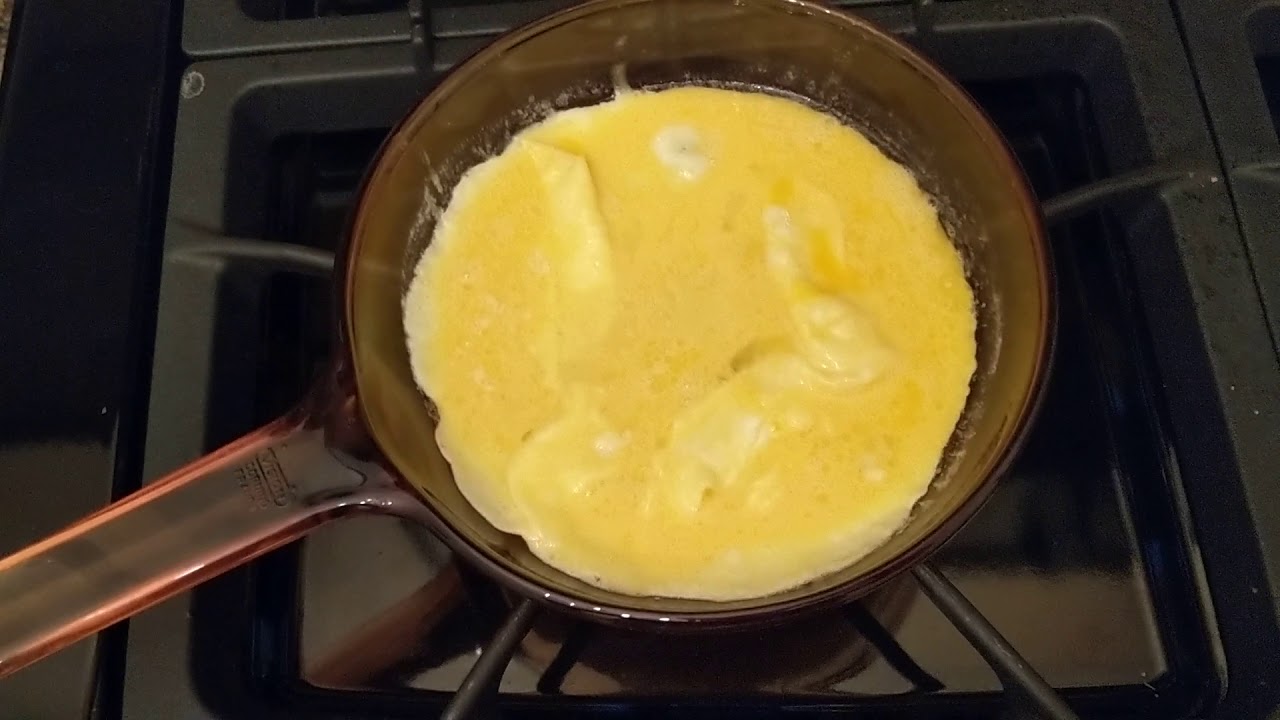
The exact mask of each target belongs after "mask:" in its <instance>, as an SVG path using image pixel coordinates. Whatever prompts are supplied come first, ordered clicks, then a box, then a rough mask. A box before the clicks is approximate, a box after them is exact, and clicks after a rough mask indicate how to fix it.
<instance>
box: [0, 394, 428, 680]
mask: <svg viewBox="0 0 1280 720" xmlns="http://www.w3.org/2000/svg"><path fill="white" fill-rule="evenodd" d="M309 425H310V423H308V422H307V419H306V418H303V417H286V418H282V419H281V420H279V421H276V422H275V423H272V424H270V425H267V426H266V427H263V428H262V429H260V430H258V431H256V432H253V433H251V434H249V435H247V436H245V437H243V438H241V439H240V440H237V441H236V442H233V443H231V444H230V445H228V446H226V447H224V448H222V449H220V450H218V451H216V452H214V453H212V454H210V455H208V456H206V457H203V458H201V459H199V460H197V461H195V462H193V463H191V464H190V465H187V466H186V467H184V468H181V469H179V470H177V471H176V472H174V473H172V474H170V475H168V476H166V477H164V478H162V479H160V480H158V481H156V482H155V483H152V484H151V485H148V486H147V487H145V488H143V489H142V490H140V491H138V492H136V493H134V494H132V495H130V496H128V497H126V498H123V499H121V500H120V501H118V502H116V503H113V504H111V505H109V506H107V507H106V508H104V509H102V510H101V511H99V512H97V513H95V514H94V515H90V516H89V517H87V518H85V519H83V520H81V521H79V522H77V523H76V524H74V525H72V526H70V527H68V528H67V529H65V530H63V531H62V532H60V533H58V534H56V535H53V536H51V537H49V538H48V539H46V540H44V541H42V542H39V543H37V544H35V545H32V546H30V547H28V548H26V549H24V550H21V551H19V552H17V553H16V554H14V555H11V556H9V557H7V558H4V559H0V677H3V676H5V675H7V674H9V673H12V672H14V671H15V670H17V669H19V668H21V667H23V666H25V665H28V664H30V663H32V662H35V661H36V660H39V659H40V658H42V657H44V656H46V655H49V654H50V653H53V652H56V651H57V650H59V649H61V648H63V647H65V646H67V645H70V644H71V643H73V642H75V641H76V640H79V639H81V638H83V637H85V636H87V635H90V634H92V633H94V632H97V631H99V630H101V629H103V628H105V627H107V626H109V625H111V624H113V623H115V622H118V621H120V620H123V619H125V618H127V617H129V616H131V615H133V614H135V613H137V612H139V611H141V610H143V609H145V608H148V607H150V606H152V605H154V604H156V603H158V602H160V601H162V600H164V599H166V598H168V597H170V596H172V595H174V594H176V593H178V592H181V591H183V590H186V589H188V588H190V587H192V586H193V585H196V584H197V583H199V582H201V581H203V580H206V579H208V578H210V577H213V576H214V575H217V574H219V573H221V572H224V571H226V570H228V569H230V568H231V567H234V566H236V565H239V564H241V563H244V562H247V561H248V560H250V559H251V558H254V557H257V556H259V555H261V554H263V553H265V552H267V551H268V550H271V549H273V548H276V547H279V546H280V545H283V544H285V543H286V542H288V541H290V540H293V539H295V538H297V537H299V536H300V535H302V534H303V533H305V532H306V531H307V530H309V529H311V528H313V527H314V526H316V525H318V524H320V523H321V522H324V521H325V520H328V519H330V518H332V517H335V516H337V515H340V514H343V513H346V512H350V511H352V510H356V509H359V508H371V509H376V510H382V511H387V512H395V511H396V509H399V508H403V507H406V506H419V505H420V503H418V502H417V501H416V500H414V499H413V498H412V497H411V496H409V494H408V493H407V492H404V491H402V490H399V489H398V488H396V487H395V486H394V485H393V483H392V482H391V480H390V478H389V476H388V475H386V474H385V473H384V472H383V471H382V470H381V469H380V468H378V466H376V465H374V464H367V463H362V462H359V461H356V460H354V459H352V458H350V457H348V456H346V455H345V454H343V453H342V452H341V451H338V450H334V449H332V448H330V447H328V446H327V445H326V443H325V438H324V435H325V431H324V429H323V428H321V427H311V426H309ZM406 500H407V501H409V502H405V501H406Z"/></svg>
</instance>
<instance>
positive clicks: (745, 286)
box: [404, 87, 976, 600]
mask: <svg viewBox="0 0 1280 720" xmlns="http://www.w3.org/2000/svg"><path fill="white" fill-rule="evenodd" d="M404 307H405V329H406V332H407V336H408V344H409V353H410V358H411V361H412V366H413V371H414V374H415V379H416V381H417V382H418V384H419V386H420V387H421V389H422V390H423V392H424V393H426V395H427V396H429V397H430V398H431V399H432V400H433V401H434V402H435V404H436V406H437V408H438V410H439V415H440V424H439V427H438V430H437V440H438V442H439V445H440V447H441V449H442V451H443V452H444V454H445V456H446V457H447V458H448V460H449V462H450V464H451V466H452V467H453V469H454V473H455V476H456V480H457V482H458V486H459V488H460V489H461V491H462V492H463V493H464V495H465V496H466V497H467V499H468V500H469V501H470V502H471V503H472V504H473V505H474V506H475V507H476V508H477V509H478V510H479V511H480V512H481V513H482V514H483V515H484V516H485V517H486V518H487V519H488V520H489V521H490V522H492V523H493V524H494V525H495V526H496V527H498V528H500V529H502V530H504V531H507V532H510V533H515V534H518V535H520V536H522V537H523V538H524V539H525V541H526V542H527V543H528V544H529V547H530V548H531V549H532V551H533V552H534V553H535V554H537V555H538V556H539V557H541V558H542V559H543V560H545V561H546V562H547V563H549V564H551V565H553V566H555V567H557V568H560V569H562V570H564V571H565V572H567V573H570V574H572V575H574V576H576V577H579V578H581V579H583V580H585V581H587V582H589V583H592V584H594V585H597V586H600V587H604V588H607V589H610V590H615V591H618V592H622V593H627V594H632V595H658V596H669V597H684V598H702V599H709V600H730V599H740V598H748V597H756V596H761V595H766V594H769V593H773V592H777V591H781V590H785V589H788V588H791V587H794V586H796V585H798V584H801V583H803V582H805V581H808V580H811V579H814V578H816V577H818V576H821V575H823V574H826V573H828V572H831V571H834V570H837V569H839V568H840V567H843V566H845V565H848V564H850V563H852V562H854V561H856V560H857V559H859V558H860V557H862V556H864V555H865V554H867V553H868V552H870V551H871V550H873V549H874V548H875V547H876V546H878V545H880V544H881V543H883V542H884V541H885V540H886V539H887V538H888V537H889V536H890V535H891V534H892V533H893V532H894V531H896V530H897V529H898V528H899V527H900V526H901V525H902V524H903V523H904V522H905V521H906V519H907V516H908V513H909V512H910V510H911V508H912V506H913V504H914V503H915V501H916V500H917V499H919V498H920V496H921V495H922V494H923V493H924V492H925V490H926V489H927V487H928V485H929V482H930V480H931V479H932V477H933V476H934V473H935V471H936V469H937V466H938V462H939V459H940V458H941V455H942V452H943V449H944V446H945V445H946V443H947V440H948V438H949V437H950V435H951V433H952V431H953V429H954V428H955V426H956V423H957V421H958V419H959V417H960V414H961V411H962V410H963V408H964V404H965V398H966V396H967V394H968V389H969V380H970V377H971V375H972V374H973V371H974V366H975V354H976V348H975V340H974V330H975V320H974V310H973V293H972V290H971V289H970V287H969V285H968V284H967V282H966V279H965V275H964V270H963V267H962V265H961V260H960V257H959V256H958V254H957V252H956V250H955V248H954V247H953V246H952V244H951V242H950V240H949V238H948V237H947V234H946V233H945V232H944V230H943V228H942V226H941V225H940V224H939V221H938V216H937V212H936V211H935V209H934V208H933V206H932V205H931V204H930V201H929V198H928V197H927V195H926V194H925V193H924V192H923V191H922V190H921V189H920V187H919V186H918V185H917V183H916V181H915V179H914V178H913V177H912V175H911V173H910V172H908V171H907V170H906V169H905V168H904V167H902V166H901V165H899V164H897V163H895V162H894V161H892V160H890V159H889V158H888V157H886V156H885V155H884V154H883V153H882V152H881V151H880V150H879V149H877V148H876V147H875V146H874V145H873V144H872V143H871V142H869V141H868V140H867V139H866V138H865V137H863V136H862V135H861V134H860V133H859V132H857V131H856V130H854V129H852V128H850V127H848V126H845V125H842V124H841V123H840V122H838V121H837V120H836V119H834V118H832V117H830V116H828V115H826V114H824V113H822V112H819V111H817V110H814V109H811V108H809V107H806V106H804V105H802V104H800V103H797V102H795V101H792V100H788V99H784V98H780V97H775V96H770V95H766V94H762V93H752V92H740V91H730V90H721V89H711V88H701V87H685V88H677V89H669V90H664V91H660V92H625V93H620V94H619V95H618V97H617V98H616V99H614V100H612V101H610V102H607V103H604V104H601V105H596V106H593V107H589V108H580V109H574V110H569V111H565V112H560V113H558V114H555V115H552V116H551V117H550V118H548V119H547V120H545V121H544V122H542V123H541V124H538V125H536V126H534V127H531V128H528V129H527V130H525V131H523V132H521V133H520V134H519V135H517V136H516V137H515V138H514V139H513V141H512V142H511V144H510V145H509V146H508V148H507V149H506V150H505V151H503V152H502V153H501V154H500V155H497V156H496V157H493V158H491V159H489V160H488V161H486V162H484V163H482V164H480V165H478V166H476V167H475V168H473V169H472V170H471V171H469V172H468V173H467V174H466V175H465V176H464V177H463V178H462V180H461V182H460V183H459V184H458V185H457V187H456V189H455V190H454V192H453V196H452V199H451V201H450V203H449V205H448V207H447V209H446V210H445V212H444V213H443V215H442V217H441V218H440V221H439V223H438V224H437V227H436V230H435V234H434V237H433V239H432V243H431V245H430V247H429V248H428V250H427V252H426V253H425V254H424V255H423V257H422V260H421V263H420V264H419V266H418V267H417V269H416V273H415V276H414V279H413V281H412V283H411V285H410V288H409V292H408V294H407V296H406V298H405V305H404Z"/></svg>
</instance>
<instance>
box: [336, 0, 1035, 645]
mask: <svg viewBox="0 0 1280 720" xmlns="http://www.w3.org/2000/svg"><path fill="white" fill-rule="evenodd" d="M621 82H625V83H626V84H628V85H630V86H631V87H634V88H659V87H668V86H672V85H680V84H699V85H712V86H722V87H734V88H739V89H742V88H747V89H756V90H760V91H765V92H772V93H780V94H785V95H788V96H791V97H794V98H797V99H800V100H802V101H804V102H807V103H809V104H811V105H814V106H817V107H819V108H822V109H824V110H825V111H827V112H830V113H832V114H834V115H836V116H838V117H840V118H842V119H843V120H845V121H846V122H847V123H849V124H850V125H853V126H854V127H857V128H858V129H859V130H861V131H862V132H864V133H865V134H866V135H867V136H868V137H870V138H871V139H872V140H873V141H874V142H876V143H877V144H878V145H879V146H880V147H881V148H882V149H883V150H884V151H885V152H886V153H887V154H888V155H889V156H890V157H892V158H894V159H895V160H898V161H899V162H902V163H904V164H905V165H906V166H907V167H909V168H911V169H912V170H913V171H914V172H915V174H916V176H917V178H918V179H919V181H920V184H921V186H922V187H923V188H924V189H925V190H926V191H927V192H928V193H929V194H930V195H931V197H932V198H933V199H934V202H935V204H936V206H937V208H938V211H939V215H940V217H941V218H942V221H943V225H944V226H945V227H946V229H947V231H948V234H949V235H950V236H951V237H952V239H953V241H954V242H955V243H956V245H957V247H958V248H959V250H960V252H961V255H962V256H963V258H964V260H965V265H966V270H967V273H968V275H969V279H970V283H971V284H972V286H973V289H974V293H975V297H976V299H977V303H978V306H977V313H978V338H977V340H978V367H977V370H976V372H975V374H974V378H973V381H972V387H971V391H970V395H969V400H968V403H967V406H966V408H965V411H964V414H963V416H962V418H961V421H960V424H959V426H958V427H957V430H956V431H955V433H954V434H953V436H952V438H951V441H950V443H949V444H948V448H947V450H946V452H945V454H944V458H943V462H942V464H941V466H940V468H939V472H938V474H937V476H936V477H935V478H934V481H933V483H932V484H931V485H930V488H929V490H928V491H927V492H926V494H925V495H924V497H923V498H921V500H920V501H919V502H918V503H917V505H916V507H915V509H914V510H913V512H912V515H911V519H910V520H909V521H908V523H907V524H906V526H904V527H903V529H902V530H901V531H900V532H899V533H897V534H896V535H895V536H894V537H893V538H891V539H890V540H889V541H888V542H886V543H885V544H884V545H882V546H880V547H879V548H878V549H876V550H875V551H873V552H871V553H870V554H869V555H867V556H866V557H864V558H863V559H862V560H860V561H858V562H857V563H855V564H854V565H852V566H850V567H848V568H846V569H844V570H842V571H839V572H836V573H833V574H831V575H828V576H825V577H822V578H819V579H817V580H815V581H813V582H811V583H808V584H806V585H804V586H801V587H799V588H795V589H793V590H790V591H787V592H784V593H780V594H777V595H772V596H768V597H764V598H757V599H751V600H741V601H734V602H714V603H713V602H706V601H695V600H674V599H669V598H641V597H632V596H626V595H621V594H618V593H612V592H608V591H604V590H601V589H599V588H595V587H593V586H590V585H588V584H586V583H584V582H582V581H579V580H577V579H576V578H573V577H571V576H569V575H567V574H565V573H562V572H560V571H558V570H556V569H554V568H552V567H550V566H548V565H546V564H545V563H543V562H542V561H541V560H539V559H537V558H536V557H535V556H534V555H533V554H532V553H531V552H530V551H529V550H528V548H527V547H526V546H525V545H524V542H523V541H522V540H521V539H520V538H518V537H514V536H510V535H507V534H504V533H502V532H500V531H498V530H496V529H495V528H493V527H492V526H490V525H489V524H488V523H487V522H486V521H485V520H484V518H483V517H481V516H480V515H479V513H477V512H476V511H475V510H474V509H473V508H472V507H471V506H470V505H469V504H468V503H467V502H466V500H465V499H464V498H463V497H462V495H461V493H460V492H459V491H458V489H457V487H456V485H455V484H454V481H453V478H452V476H451V474H450V471H449V467H448V464H447V463H446V462H445V460H444V459H443V457H442V456H441V454H440V451H439V449H438V448H437V447H436V445H435V440H434V430H435V417H434V414H433V412H432V410H431V408H430V407H429V404H428V402H427V401H426V399H425V398H424V397H423V396H422V394H421V393H420V392H419V390H418V388H417V387H416V385H415V384H414V382H413V378H412V374H411V371H410V368H409V359H408V352H407V349H406V346H405V338H404V331H403V327H402V320H401V312H402V308H401V305H402V299H403V296H404V293H405V291H406V289H407V286H408V282H409V279H410V277H411V274H412V272H413V268H414V266H415V264H416V262H417V260H418V258H419V257H420V256H421V254H422V251H423V249H424V248H425V247H426V245H427V243H428V242H430V239H431V235H432V232H433V229H434V225H435V221H436V219H437V217H438V216H439V214H440V212H441V211H442V210H443V208H444V207H445V206H447V204H448V201H449V195H450V192H451V190H452V188H453V186H454V184H455V183H456V182H457V181H458V179H459V178H460V177H461V175H462V174H463V173H464V172H465V171H466V170H467V169H468V168H470V167H472V166H474V165H475V164H477V163H478V162H480V161H482V160H484V159H485V158H487V157H490V156H491V155H493V154H494V153H496V152H499V151H500V150H501V149H502V148H503V147H504V146H505V145H506V143H507V142H508V141H509V139H510V138H511V136H512V135H514V134H515V133H516V132H518V131H519V130H520V129H522V128H524V127H526V126H528V125H530V124H532V123H535V122H537V121H539V120H541V119H543V118H544V117H546V116H547V115H548V114H550V113H552V112H555V111H557V110H560V109H564V108H569V107H578V106H584V105H591V104H595V103H599V102H602V101H605V100H608V99H610V98H611V97H612V96H613V93H614V88H615V87H616V86H617V85H618V84H619V83H621ZM1047 263H1048V260H1047V254H1046V248H1045V247H1044V240H1043V235H1042V230H1041V228H1040V224H1039V216H1038V212H1037V210H1036V209H1035V206H1034V204H1033V202H1032V200H1031V198H1030V196H1029V193H1028V191H1027V190H1026V186H1025V183H1024V181H1023V179H1022V176H1021V173H1020V171H1019V170H1018V168H1017V166H1016V164H1015V163H1014V161H1012V160H1011V159H1010V156H1009V154H1008V153H1007V151H1006V150H1005V148H1004V146H1003V143H1002V141H1001V140H1000V138H999V136H998V135H997V134H996V132H995V131H994V130H993V129H992V128H991V126H990V125H989V123H988V122H987V121H986V119H985V118H984V117H983V116H982V114H981V112H980V111H978V110H977V109H976V108H975V107H974V106H973V105H972V103H971V102H970V101H969V100H968V98H967V97H966V96H965V95H964V94H963V92H962V91H960V90H959V89H958V88H956V87H955V86H954V85H953V84H952V83H950V82H949V81H947V80H946V79H945V78H943V77H942V76H941V75H940V73H939V72H938V71H937V70H936V69H934V68H933V67H932V66H931V65H929V64H928V63H927V62H925V61H923V60H921V59H920V58H919V57H918V56H916V55H914V54H913V53H911V52H909V51H907V50H905V49H904V47H903V46H902V45H901V44H900V43H898V42H897V41H895V40H893V39H892V38H890V37H888V36H886V35H884V34H882V33H880V32H879V31H877V30H874V29H873V28H871V27H869V26H867V25H865V24H863V23H862V22H861V21H856V20H853V19H851V18H849V17H847V16H844V15H840V14H837V13H835V12H833V11H830V10H827V9H824V8H821V7H819V6H816V5H810V4H807V3H803V2H795V1H794V0H741V1H739V2H735V3H725V2H722V0H597V1H596V2H590V3H587V4H584V5H580V6H578V7H576V8H574V9H572V10H568V11H566V12H563V13H560V14H558V15H555V16H552V17H551V18H548V19H546V20H543V21H540V22H538V23H535V24H534V25H531V26H528V27H526V28H524V29H522V30H519V31H517V32H515V33H513V34H511V35H508V36H506V37H504V38H503V39H501V40H499V41H498V42H497V43H495V44H494V45H492V46H490V47H489V48H487V49H486V50H484V51H482V52H481V53H480V54H478V55H477V56H476V57H474V58H473V59H472V60H470V61H469V62H467V63H465V64H464V65H463V66H461V67H460V68H459V69H458V70H456V71H455V72H454V73H453V74H452V75H450V76H449V77H448V78H446V79H445V80H444V81H443V82H442V83H441V85H440V86H439V87H438V88H437V89H436V90H435V91H434V92H432V93H431V94H430V95H429V96H428V97H427V98H426V99H425V100H424V101H423V103H422V104H420V105H419V106H418V107H417V108H416V109H415V110H414V111H413V113H412V114H411V115H410V116H409V117H408V118H407V119H406V121H405V122H404V123H403V124H402V125H401V127H400V128H399V129H398V130H397V132H396V134H395V135H393V137H392V138H391V139H390V140H389V141H388V142H387V144H386V146H384V148H383V151H382V153H381V155H380V156H379V158H378V160H377V163H376V165H375V167H374V170H373V172H372V173H371V175H370V177H369V179H368V181H367V184H366V187H365V191H364V194H363V196H362V198H361V202H360V205H359V207H358V208H357V211H356V215H355V217H354V221H353V225H352V237H351V243H350V249H349V256H348V261H347V267H346V273H347V275H346V287H345V291H346V298H345V303H346V317H345V318H344V319H345V332H346V335H347V340H348V344H349V349H350V352H351V355H352V361H353V364H354V368H355V377H356V383H357V386H358V390H359V393H360V398H361V405H362V409H363V411H364V414H365V419H366V421H367V422H368V424H369V426H370V429H371V430H372V432H373V433H374V436H375V437H376V438H377V441H378V444H379V446H380V447H381V448H382V450H383V451H384V452H385V453H386V456H387V458H388V460H389V461H390V462H391V463H392V464H393V465H394V467H395V469H396V470H397V471H398V472H399V473H400V474H401V475H402V476H403V477H404V479H405V480H406V481H407V482H408V483H410V484H411V485H413V486H414V487H415V488H416V489H417V490H418V491H419V492H420V494H421V495H422V497H423V499H424V500H425V502H426V503H427V504H428V505H429V506H430V508H431V509H432V510H433V511H434V513H435V514H436V515H437V516H438V517H439V519H440V520H441V523H440V528H441V530H442V532H443V534H445V536H446V539H447V540H450V541H451V543H452V544H453V545H454V546H455V547H458V548H460V549H462V550H464V552H465V553H466V554H468V555H469V556H471V557H472V558H473V559H475V560H478V561H479V562H480V564H481V566H482V567H484V568H485V569H487V570H489V571H491V572H493V573H494V574H496V575H497V576H498V577H499V578H500V579H502V580H504V581H506V582H507V583H508V584H512V585H515V586H517V587H519V588H520V589H522V590H524V591H526V592H536V593H537V594H538V595H542V596H545V597H547V598H549V599H552V600H557V601H560V602H564V603H566V604H568V603H573V604H574V606H575V607H585V608H587V609H594V610H598V611H599V612H602V613H606V614H613V615H615V616H620V615H622V614H623V613H627V614H628V615H632V616H634V617H638V618H648V619H662V618H670V619H671V620H672V621H681V620H699V619H707V620H711V619H725V620H731V619H734V618H745V617H749V616H754V615H757V614H759V613H761V612H763V611H766V610H777V609H784V608H787V607H796V606H800V605H803V604H806V603H818V602H820V601H822V600H823V599H834V598H837V597H843V596H845V595H853V594H859V593H863V592H866V591H868V590H870V589H871V588H873V587H875V586H876V585H878V584H879V583H881V582H883V581H884V580H885V579H887V578H888V577H890V576H891V575H892V574H894V573H896V572H897V571H899V570H901V569H903V568H905V567H907V566H909V565H910V564H912V563H913V562H915V561H918V560H919V559H920V558H921V557H923V555H924V554H925V553H927V552H929V551H930V550H932V549H934V548H935V547H936V546H937V545H938V544H940V543H941V542H942V541H943V540H945V539H946V538H947V537H949V536H950V534H951V533H953V532H954V531H955V530H956V529H958V527H959V525H960V523H961V522H963V520H964V519H967V517H968V516H969V515H970V514H971V513H972V511H973V510H974V509H976V504H977V501H978V500H980V499H981V498H983V497H985V495H986V494H987V492H989V490H990V486H991V484H992V483H993V482H994V479H995V475H996V474H997V471H998V470H999V469H1000V468H1001V467H1002V466H1003V465H1004V464H1005V463H1006V462H1007V460H1008V456H1009V454H1010V453H1011V451H1012V450H1013V449H1014V446H1015V445H1016V441H1017V439H1018V437H1019V436H1020V434H1021V430H1022V427H1023V425H1025V423H1026V421H1027V420H1028V419H1029V416H1030V414H1031V411H1032V408H1033V405H1034V398H1035V393H1036V389H1037V386H1038V384H1039V382H1040V380H1041V379H1042V375H1043V374H1044V371H1045V363H1046V359H1047V357H1046V356H1047V349H1048V345H1049V340H1050V334H1051V332H1052V312H1051V308H1050V289H1051V288H1050V272H1049V268H1048V265H1047Z"/></svg>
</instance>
